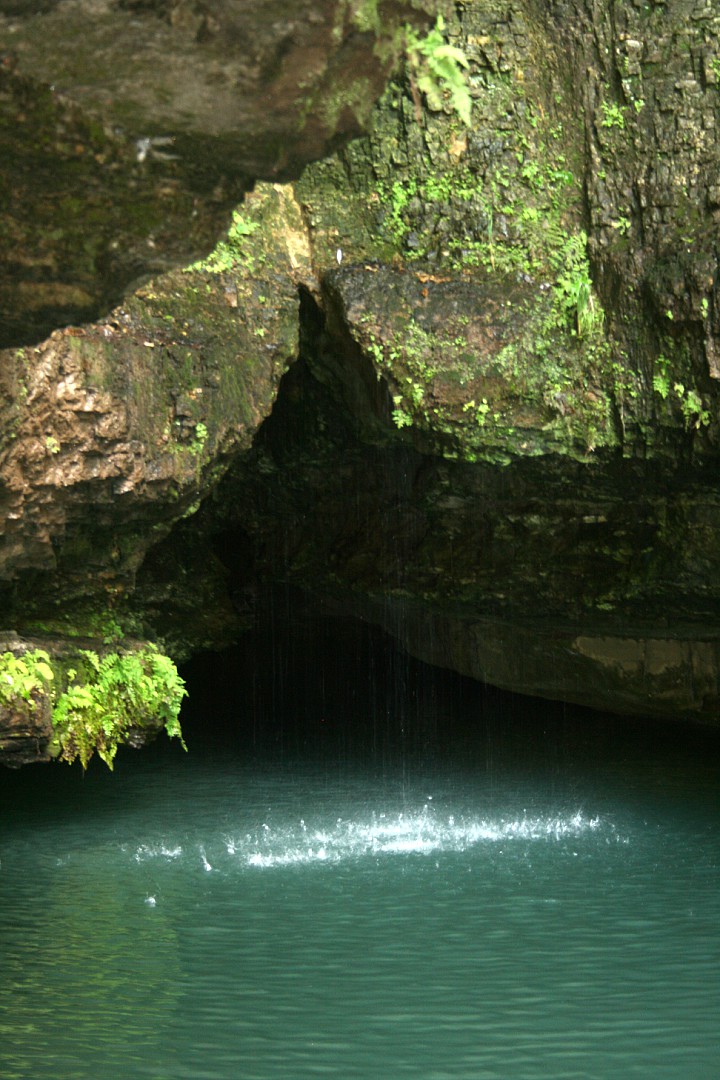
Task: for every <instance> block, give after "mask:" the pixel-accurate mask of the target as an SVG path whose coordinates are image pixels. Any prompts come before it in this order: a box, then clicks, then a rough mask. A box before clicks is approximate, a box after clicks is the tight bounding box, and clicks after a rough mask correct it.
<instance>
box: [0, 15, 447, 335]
mask: <svg viewBox="0 0 720 1080" xmlns="http://www.w3.org/2000/svg"><path fill="white" fill-rule="evenodd" d="M438 8H439V5H438V4H436V3H434V2H433V0H428V2H427V3H425V2H424V0H407V2H403V0H380V2H379V3H378V2H377V0H372V2H371V0H320V2H318V0H297V2H295V3H293V4H291V5H288V4H286V3H284V2H282V0H265V2H263V3H261V4H258V3H256V2H254V0H198V2H195V0H118V2H116V0H99V2H98V0H63V2H61V3H45V2H43V0H39V2H37V3H33V2H32V0H31V2H29V3H24V2H23V3H14V2H12V0H10V2H8V3H3V4H1V5H0V191H1V192H2V196H3V197H2V207H3V208H2V217H0V236H2V244H3V251H4V254H3V261H2V264H0V265H1V267H2V268H1V269H0V312H1V313H2V314H1V316H0V346H2V345H15V344H27V343H30V342H37V341H39V340H41V339H42V338H43V337H45V336H46V335H47V334H48V333H49V332H50V331H51V330H52V329H53V328H55V327H57V326H62V325H68V324H70V323H72V322H79V321H89V320H90V319H93V318H97V317H98V316H99V315H102V314H105V313H106V312H107V311H108V309H109V308H110V307H111V306H112V305H113V304H115V303H117V302H118V301H119V300H120V298H121V297H122V295H123V293H124V292H125V291H126V290H127V289H128V287H129V286H130V284H131V283H132V282H137V281H138V280H139V279H141V278H142V277H144V276H147V275H150V274H159V273H162V272H164V271H167V270H169V269H171V268H172V267H174V266H182V265H184V264H186V263H188V262H191V261H192V259H194V258H197V257H198V256H200V255H205V254H207V252H208V251H209V250H210V249H211V248H212V247H213V246H214V244H215V242H216V240H217V239H218V237H219V236H220V235H221V234H222V232H223V229H224V228H226V227H227V224H228V220H229V216H230V210H231V208H232V207H233V206H235V205H237V203H238V202H239V201H240V199H241V197H242V195H243V193H244V192H245V191H247V190H248V189H249V188H250V187H251V185H252V183H253V181H254V180H255V179H256V178H265V179H282V178H288V177H293V176H297V175H298V173H299V172H300V170H301V169H302V167H303V165H304V164H305V163H306V162H308V161H312V160H313V159H315V158H317V157H319V156H321V155H323V154H326V153H328V152H330V151H331V150H332V149H333V148H334V147H337V146H339V145H342V144H343V143H344V142H345V141H347V139H349V138H351V137H353V136H356V135H357V134H359V132H361V131H362V130H363V129H364V127H365V125H366V123H367V120H368V117H369V114H370V111H371V109H372V106H373V104H374V102H375V101H376V99H377V98H378V96H379V95H380V93H381V92H382V89H383V87H384V85H385V82H386V81H387V78H388V75H389V73H390V72H391V70H392V68H393V67H394V66H395V65H396V64H397V61H398V57H399V56H400V55H401V54H402V49H403V40H404V38H403V33H404V31H403V27H404V26H405V25H406V24H415V25H419V26H422V25H423V24H425V25H427V24H428V23H429V22H430V21H432V19H431V18H428V16H432V17H434V15H435V14H436V11H437V10H438Z"/></svg>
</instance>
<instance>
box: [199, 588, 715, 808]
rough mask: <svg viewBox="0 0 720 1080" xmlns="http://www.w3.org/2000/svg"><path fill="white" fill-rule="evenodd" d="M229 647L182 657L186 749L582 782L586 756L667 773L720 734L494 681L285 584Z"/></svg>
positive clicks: (708, 755) (618, 766)
mask: <svg viewBox="0 0 720 1080" xmlns="http://www.w3.org/2000/svg"><path fill="white" fill-rule="evenodd" d="M253 622H254V626H253V629H252V630H250V631H249V632H248V633H246V634H245V635H244V636H243V637H242V638H241V639H240V640H239V641H238V642H237V644H235V645H233V646H232V647H230V648H228V649H225V650H222V651H214V652H204V653H200V654H197V655H196V656H194V657H193V658H192V659H191V660H190V661H189V662H188V663H187V664H185V665H184V667H182V669H181V671H182V675H183V677H184V678H185V679H186V682H187V688H188V698H187V701H186V704H185V705H184V707H183V713H182V719H183V730H184V733H185V737H186V740H187V743H188V747H189V751H190V754H191V755H192V754H194V753H199V754H200V755H201V756H202V755H205V754H209V755H211V756H216V755H220V756H222V757H223V758H225V759H226V760H227V761H232V760H235V761H237V762H238V763H243V764H246V763H248V762H253V761H254V762H271V763H274V764H282V765H284V766H288V767H290V768H291V767H292V766H293V764H299V765H304V764H306V763H308V762H311V763H314V764H316V765H318V766H320V767H322V768H325V769H327V770H329V771H331V772H338V771H340V772H342V771H343V770H352V769H354V768H355V767H362V768H363V769H365V768H368V767H369V768H370V769H371V770H373V771H380V772H383V771H387V772H388V773H394V774H398V773H401V774H402V773H405V772H414V773H416V774H426V775H429V774H432V773H433V772H434V771H438V770H439V771H442V772H443V773H448V772H450V773H451V772H453V771H457V772H458V773H459V774H466V773H468V772H470V773H473V774H478V775H485V776H486V777H488V778H492V776H493V775H495V776H497V777H498V778H502V777H507V776H513V777H515V778H522V777H527V778H532V780H533V783H535V782H538V781H540V782H543V781H545V782H546V783H547V784H549V785H550V787H551V788H557V789H558V790H561V789H568V790H570V789H572V786H573V782H574V781H573V777H574V775H575V774H576V773H577V772H584V771H585V770H586V769H587V768H588V767H591V768H593V769H599V770H601V771H602V770H604V771H605V772H606V773H607V775H608V776H610V777H612V775H613V774H614V773H616V772H617V771H618V770H620V771H623V770H630V771H632V772H638V773H642V774H644V775H645V776H646V777H648V778H651V777H654V779H653V780H652V782H653V783H654V782H655V781H657V780H658V778H659V777H660V776H665V775H667V774H669V772H670V771H672V770H673V769H674V768H675V766H677V765H678V764H682V763H683V762H685V763H687V764H691V763H692V762H697V763H699V762H702V761H703V759H704V760H708V761H712V760H715V761H717V759H718V751H719V750H720V733H718V732H717V731H716V730H714V729H712V728H708V727H703V726H700V725H692V724H687V723H678V722H674V723H673V722H669V721H658V720H657V718H652V719H651V718H643V717H636V716H621V715H615V714H609V713H601V712H597V711H595V710H592V709H587V708H583V707H581V706H578V705H574V704H569V703H566V702H562V701H553V700H547V699H542V698H536V697H528V696H525V695H521V694H514V693H510V692H508V691H504V690H501V689H498V688H497V687H494V686H492V685H489V684H484V683H482V682H479V681H478V680H475V679H471V678H467V677H464V676H462V675H459V674H457V673H456V672H454V671H450V670H446V669H442V668H439V667H435V666H433V665H430V664H427V663H424V662H422V661H420V660H417V659H415V658H414V657H412V656H411V655H409V654H408V653H407V652H406V651H405V650H404V649H403V648H402V646H401V645H400V644H399V643H398V642H397V641H396V640H395V639H394V638H393V637H392V636H391V635H390V634H388V633H387V632H385V631H384V630H381V629H379V628H378V627H376V626H374V625H372V624H371V623H369V622H366V621H363V620H361V619H358V618H355V617H353V616H349V615H347V614H345V613H343V612H342V611H341V610H340V609H338V608H335V607H333V605H332V604H329V603H328V602H321V601H319V600H317V599H310V598H307V597H305V596H304V595H303V594H302V593H300V592H299V591H298V590H294V589H292V588H290V587H285V586H282V587H281V586H274V587H272V588H270V589H269V590H268V592H267V594H266V595H265V596H264V597H263V601H262V603H258V604H256V607H255V610H254V615H253Z"/></svg>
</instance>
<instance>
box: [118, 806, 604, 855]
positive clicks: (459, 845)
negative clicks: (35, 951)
mask: <svg viewBox="0 0 720 1080" xmlns="http://www.w3.org/2000/svg"><path fill="white" fill-rule="evenodd" d="M588 834H596V835H597V836H598V837H599V838H600V839H604V841H605V842H606V843H614V842H620V841H621V839H622V838H621V837H620V836H619V835H618V833H617V830H616V829H615V826H614V825H613V824H612V823H611V822H609V821H607V820H604V819H602V818H600V817H599V816H596V817H591V816H588V815H586V814H584V813H583V812H582V811H576V812H574V813H572V814H557V815H543V814H535V815H533V814H529V813H527V812H525V811H523V813H522V814H521V815H519V816H517V817H511V816H508V817H498V818H480V817H472V816H465V815H453V814H449V815H447V816H443V815H441V814H439V813H437V812H436V811H435V809H434V808H433V807H431V806H430V804H429V803H427V804H426V805H425V806H424V807H423V808H422V809H421V810H420V811H418V812H414V813H413V812H410V813H407V812H405V813H374V814H371V815H370V816H369V817H367V818H352V819H345V818H342V817H338V818H336V819H335V821H334V822H332V823H330V824H327V823H323V824H315V825H313V824H309V823H308V822H306V821H305V819H304V818H300V819H299V820H297V821H296V822H293V823H291V824H288V823H287V822H286V821H284V822H282V823H280V824H270V823H268V822H264V823H262V824H261V825H259V826H258V827H256V828H255V829H253V830H252V831H249V832H242V833H240V832H226V833H224V834H222V835H221V836H220V837H217V838H216V839H214V840H213V839H210V840H208V838H207V837H203V838H199V837H198V838H192V837H186V838H185V840H184V842H183V844H172V843H168V842H156V843H143V844H140V845H139V846H138V847H137V849H136V850H135V852H134V854H133V858H134V860H135V861H136V862H138V863H145V862H147V861H148V860H158V861H160V862H165V863H172V862H175V861H177V860H180V861H181V862H184V861H185V859H184V858H183V856H186V857H187V859H189V860H190V861H191V862H193V863H195V865H199V866H200V867H201V868H202V869H204V870H206V871H211V870H218V871H223V870H226V869H229V868H231V867H232V868H235V869H238V868H242V867H250V868H260V869H266V868H269V867H282V866H302V865H309V864H319V863H328V864H333V863H340V862H345V861H347V860H351V859H354V860H358V859H362V858H368V857H373V858H376V859H382V858H389V857H392V856H403V855H405V856H408V855H418V856H422V855H430V854H434V855H438V854H441V853H448V852H464V851H468V850H469V849H471V848H477V847H478V846H480V845H483V844H485V845H497V844H519V843H521V842H522V843H524V844H534V843H560V842H562V841H572V840H575V839H577V838H580V837H583V836H586V835H588Z"/></svg>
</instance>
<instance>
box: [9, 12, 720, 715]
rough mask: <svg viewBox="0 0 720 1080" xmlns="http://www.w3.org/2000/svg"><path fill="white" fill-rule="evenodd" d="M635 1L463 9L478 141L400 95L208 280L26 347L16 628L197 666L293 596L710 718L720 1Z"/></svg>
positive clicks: (281, 199) (12, 429)
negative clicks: (108, 618) (158, 648)
mask: <svg viewBox="0 0 720 1080" xmlns="http://www.w3.org/2000/svg"><path fill="white" fill-rule="evenodd" d="M621 7H622V10H620V9H619V8H618V5H613V4H610V3H597V2H595V3H590V2H589V0H588V2H584V0H568V2H554V0H547V2H543V3H540V2H536V0H506V2H503V3H497V2H491V0H466V2H463V3H461V4H458V5H457V10H456V13H455V15H454V16H453V18H452V19H448V23H447V33H448V35H449V37H450V40H451V41H452V42H453V43H454V44H455V46H456V47H459V48H462V50H463V51H464V52H465V54H466V56H467V58H468V62H469V69H468V70H469V87H470V92H471V96H472V102H473V105H472V110H473V111H472V122H471V125H470V126H469V127H468V126H466V125H465V124H463V122H462V121H461V119H460V118H459V117H458V116H457V115H456V114H455V113H454V112H453V110H452V108H451V106H450V102H449V100H448V101H447V102H446V103H445V105H442V103H441V105H442V107H438V105H437V103H436V104H435V107H434V108H430V107H429V106H428V102H427V101H423V100H421V94H420V92H419V90H418V87H417V85H415V84H414V82H413V80H412V79H408V78H399V79H398V80H397V81H395V82H393V83H391V85H390V86H389V88H388V91H387V93H386V94H385V96H384V98H383V99H382V101H381V102H380V104H379V105H378V106H377V108H376V110H375V113H374V115H373V118H372V129H371V133H370V134H369V135H368V136H367V137H365V138H362V139H359V140H356V141H355V142H353V143H351V144H350V145H348V146H347V147H346V148H345V149H343V150H341V151H340V152H338V153H337V154H336V155H335V156H333V157H330V158H328V159H326V160H324V161H322V162H319V163H317V164H314V165H311V166H309V167H308V168H306V169H305V171H304V173H303V175H302V177H301V178H300V179H299V180H297V182H296V183H295V184H294V185H292V186H291V185H285V186H283V185H276V186H273V185H270V184H268V185H259V186H258V187H257V189H256V191H255V192H254V194H253V195H252V196H250V197H248V199H246V201H245V204H244V205H243V207H242V209H241V211H240V212H239V214H238V215H237V216H236V218H235V223H234V226H233V231H232V235H231V238H230V240H229V241H228V242H226V243H225V245H224V246H221V248H220V249H218V250H217V251H216V253H215V255H214V256H213V257H212V258H211V260H210V261H209V262H206V263H205V264H204V265H201V266H198V267H196V268H195V269H194V270H193V271H192V272H191V273H183V272H175V273H173V274H170V275H167V276H165V277H160V278H157V279H155V280H153V282H152V283H151V284H146V285H145V286H143V288H141V289H140V290H139V292H137V293H136V294H135V295H134V296H131V297H129V298H128V299H127V300H126V301H124V302H123V304H122V306H121V307H119V308H117V309H115V310H114V311H113V312H111V313H110V314H109V315H108V316H107V317H106V318H105V319H104V320H103V321H102V322H100V323H95V324H93V325H85V326H82V327H77V328H74V327H73V328H67V329H65V330H62V331H57V332H56V333H55V334H54V335H52V336H51V337H50V338H49V339H48V340H47V341H45V342H43V343H40V344H38V345H36V346H34V347H28V348H24V349H20V350H14V351H8V352H6V353H5V362H4V365H3V380H4V383H3V395H4V396H3V399H2V401H3V403H4V404H3V405H2V408H3V410H4V411H3V442H2V447H3V449H2V457H1V458H0V470H1V471H2V477H3V485H4V486H3V488H2V495H1V497H2V505H3V507H4V513H3V521H4V534H3V544H4V546H3V548H2V560H3V562H2V565H3V567H4V569H3V574H4V578H5V580H6V582H7V584H6V586H5V590H4V610H5V611H6V612H7V618H8V620H10V621H9V623H8V626H11V627H12V629H13V630H17V631H18V633H21V634H24V635H35V636H37V635H38V634H40V635H41V634H43V633H46V634H50V633H53V634H56V633H58V632H60V633H65V634H73V633H83V634H87V633H92V632H93V631H92V626H93V624H94V621H95V624H97V620H98V619H100V620H102V618H103V617H105V616H104V615H103V613H105V615H107V613H108V612H111V613H112V617H113V619H115V620H117V622H118V623H119V624H120V625H122V626H124V627H126V628H127V629H128V630H131V631H132V632H133V633H136V634H139V635H140V636H141V637H149V638H152V639H155V638H157V637H158V636H159V637H161V638H163V639H164V640H165V641H166V643H167V644H168V646H169V647H170V650H171V651H172V652H173V653H174V654H175V655H177V656H183V655H188V654H189V653H190V652H191V651H193V650H194V649H197V648H199V647H220V646H221V645H223V644H224V643H227V642H228V641H230V640H233V639H236V638H237V637H238V636H239V635H241V634H242V632H243V628H244V627H246V626H247V625H249V624H251V623H252V620H253V612H254V610H255V608H256V606H257V604H259V603H262V602H263V596H264V595H265V590H266V589H267V588H268V587H272V585H273V583H279V582H282V583H290V584H292V585H294V586H297V587H298V588H300V589H301V590H303V592H305V593H306V594H307V595H309V596H317V597H321V598H322V599H323V602H324V603H326V604H328V603H330V604H331V605H333V606H334V607H335V608H336V609H338V610H343V611H345V612H350V613H353V614H355V615H357V616H358V617H361V618H365V619H369V620H372V621H374V622H376V623H378V624H379V625H382V626H383V627H385V628H386V629H387V630H389V631H390V632H391V633H393V634H394V635H396V636H397V638H398V639H399V640H400V641H401V642H402V643H403V644H404V645H405V647H406V648H407V649H409V650H410V651H411V652H413V653H414V654H415V655H417V656H419V657H421V658H423V659H426V660H430V661H432V662H435V663H440V664H444V665H447V666H449V667H453V668H455V669H456V670H458V671H461V672H463V673H466V674H470V675H473V676H475V677H478V678H482V679H486V680H488V681H491V682H494V683H496V684H497V685H500V686H503V687H508V688H511V689H515V690H520V691H523V692H526V693H537V694H543V695H546V696H549V697H556V698H560V699H566V700H571V701H579V702H582V703H584V704H589V705H593V706H595V707H598V708H606V709H611V710H616V711H626V712H627V711H629V712H636V713H646V714H653V715H664V716H672V717H677V718H684V719H691V720H693V719H694V720H701V721H703V722H710V723H717V718H718V697H719V688H718V671H719V663H720V657H719V655H718V631H719V629H720V620H719V619H718V614H719V612H720V603H719V601H720V595H719V592H718V584H717V583H718V581H720V573H719V571H720V546H719V545H718V535H719V532H718V530H719V528H720V495H719V494H718V489H717V464H718V433H719V431H720V428H719V426H718V409H717V402H718V371H720V367H718V361H717V358H716V350H717V346H718V327H719V326H720V307H718V291H717V276H718V267H717V249H718V222H717V213H718V199H717V191H716V186H717V185H716V175H717V167H718V160H719V158H720V153H719V149H718V142H717V119H718V78H719V77H720V53H718V52H717V40H718V30H720V12H717V11H716V10H715V8H714V7H713V6H712V5H710V4H707V3H704V4H703V3H697V2H694V0H692V2H690V0H666V2H664V3H659V2H653V3H641V2H637V3H631V4H630V3H629V4H626V5H622V6H621ZM299 145H302V140H300V143H299ZM314 153H315V151H313V154H314ZM308 156H312V155H311V154H308ZM96 632H97V631H96Z"/></svg>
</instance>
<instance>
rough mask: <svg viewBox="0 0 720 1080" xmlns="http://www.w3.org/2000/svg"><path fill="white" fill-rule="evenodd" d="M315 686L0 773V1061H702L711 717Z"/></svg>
mask: <svg viewBox="0 0 720 1080" xmlns="http://www.w3.org/2000/svg"><path fill="white" fill-rule="evenodd" d="M374 700H375V701H376V699H374ZM395 704H397V702H396V703H395ZM366 705H367V702H366ZM327 706H328V702H325V703H324V707H323V708H322V709H320V708H319V707H318V717H317V724H316V725H315V726H313V725H310V727H308V726H307V724H306V723H305V726H304V727H303V731H304V732H305V735H304V736H303V737H302V738H301V737H299V736H298V730H299V729H298V727H297V724H296V723H295V722H293V724H292V725H290V727H289V728H286V729H285V731H284V734H283V737H282V738H279V736H278V730H277V729H276V730H275V734H274V736H273V737H272V738H268V739H267V740H266V741H263V739H260V740H258V739H255V740H252V739H248V738H247V737H245V736H244V737H243V740H238V742H237V743H236V744H234V745H232V746H228V739H227V737H226V738H225V739H224V740H223V738H222V737H221V736H220V735H219V734H218V732H217V731H214V732H213V731H210V732H206V734H205V735H203V734H202V733H196V734H195V736H194V737H193V734H192V731H191V732H190V736H189V741H190V745H191V752H190V753H189V754H187V755H185V754H183V753H182V751H180V750H179V749H178V748H175V747H172V746H169V745H167V744H165V745H160V746H158V747H157V748H154V749H152V750H150V751H146V752H143V753H142V754H132V753H127V754H125V755H124V756H122V755H121V757H120V758H119V760H118V764H117V767H116V772H115V774H114V775H111V774H110V773H108V772H107V770H106V769H105V768H104V766H99V767H94V766H93V767H91V768H90V769H89V771H88V773H87V774H86V775H85V776H83V775H82V773H81V771H80V770H77V771H76V770H74V769H59V768H57V769H56V768H45V767H40V768H36V769H33V770H30V771H29V772H28V771H27V770H26V771H25V772H24V773H22V774H20V775H15V774H10V773H8V774H4V775H3V776H2V777H1V778H0V786H1V794H0V811H1V816H0V957H1V961H0V963H1V967H0V1076H2V1077H3V1080H119V1078H123V1080H141V1078H149V1080H186V1078H187V1080H275V1078H278V1080H279V1078H281V1077H282V1078H283V1080H306V1078H311V1077H333V1078H343V1080H344V1078H356V1080H378V1078H380V1080H395V1078H401V1077H412V1078H414V1080H451V1078H464V1080H481V1078H498V1080H512V1078H527V1080H531V1078H535V1077H548V1078H554V1080H562V1078H566V1077H567V1078H570V1077H577V1078H579V1077H608V1078H609V1077H613V1078H617V1077H635V1076H636V1077H647V1078H651V1077H652V1078H678V1080H680V1078H683V1080H688V1078H692V1080H702V1078H707V1080H711V1078H716V1077H718V1076H720V1049H719V1045H718V1031H720V976H719V966H718V962H719V960H720V830H719V828H718V826H719V822H720V815H719V813H718V811H719V803H718V785H717V780H718V774H717V758H716V751H717V741H716V740H713V739H712V738H709V737H705V736H704V735H702V734H698V735H696V736H694V737H692V738H690V739H689V740H688V741H687V742H686V743H681V742H678V741H676V740H675V739H673V737H672V734H671V735H670V736H668V735H667V733H665V734H662V730H661V733H660V735H658V734H657V730H658V729H652V730H651V729H648V728H646V727H642V726H641V727H639V728H638V727H637V726H635V727H633V726H632V725H628V724H627V722H624V721H623V722H620V721H613V720H610V719H609V718H593V717H592V716H591V714H583V715H582V716H580V717H578V718H576V719H568V718H567V716H566V715H564V714H563V715H562V716H561V714H560V713H557V712H556V713H553V714H552V715H551V714H550V713H548V712H547V709H548V707H547V706H538V705H535V704H533V703H532V702H526V703H523V702H521V701H520V699H514V703H513V705H512V715H503V709H504V708H506V706H504V705H503V702H502V700H499V699H498V700H496V701H495V702H494V704H493V705H492V722H491V723H490V722H488V720H487V716H486V717H485V718H484V719H483V718H482V717H480V719H478V717H477V716H473V717H471V720H472V723H471V724H470V726H469V728H468V726H467V724H463V725H460V727H457V724H456V722H457V720H458V717H457V715H456V716H454V718H453V717H449V718H448V730H451V731H455V733H456V734H455V736H454V737H453V738H446V739H444V740H443V739H439V740H438V739H435V741H433V739H432V738H430V737H429V736H428V731H429V730H430V729H432V731H435V730H436V729H437V728H438V726H439V729H440V730H441V731H445V728H443V724H442V715H441V714H442V707H443V702H442V695H440V697H438V695H436V696H435V700H434V706H433V716H432V718H431V720H429V719H428V718H427V717H426V718H425V721H423V722H420V719H421V718H420V719H419V717H420V714H421V713H422V706H421V705H420V706H416V707H415V713H414V714H413V715H414V721H413V723H412V724H410V723H409V721H408V717H409V715H410V714H409V713H407V714H406V717H405V721H407V722H408V726H407V727H405V728H403V730H401V731H399V732H398V730H397V729H396V728H395V727H392V730H390V728H382V725H380V727H381V728H382V730H378V725H377V723H375V733H374V735H373V736H372V738H371V739H369V741H368V737H367V732H368V730H370V729H371V728H372V725H367V724H366V725H365V726H364V727H363V728H362V731H363V732H365V735H358V734H357V730H356V728H355V727H353V728H352V730H351V729H350V728H347V729H344V728H343V726H342V723H341V717H340V712H339V711H338V710H335V712H333V710H332V709H330V710H329V711H328V708H327ZM446 706H447V708H448V710H450V711H452V709H453V708H454V709H455V710H456V712H457V710H458V709H460V711H463V710H464V712H465V714H467V711H468V709H469V708H470V705H469V704H468V702H467V701H466V702H463V703H461V705H460V706H458V705H457V702H456V703H455V705H452V704H449V703H447V702H446ZM369 707H371V706H370V705H368V708H369ZM372 707H374V706H372ZM478 707H479V706H478V703H477V702H475V703H474V704H473V705H472V708H473V709H475V710H476V709H477V708H478ZM486 707H487V706H486ZM303 708H304V709H305V711H306V712H307V710H308V709H309V708H310V705H309V704H308V702H304V703H303ZM354 708H355V709H356V711H359V712H361V711H362V708H361V703H359V702H357V701H356V702H355V706H354ZM507 708H509V706H507ZM348 709H349V706H348ZM438 710H440V711H438ZM542 710H545V712H543V711H542ZM320 713H322V716H321V715H320ZM558 717H559V718H558ZM355 719H357V717H356V718H355ZM467 719H468V717H467V715H465V716H464V720H467ZM375 721H377V716H376V717H375ZM405 721H403V723H404V724H405ZM451 721H452V722H451ZM353 723H355V720H354V721H353ZM454 723H455V724H456V727H455V728H453V724H454ZM326 724H330V725H331V727H332V728H333V731H334V734H333V733H332V732H331V734H330V737H329V741H328V740H326V739H325V736H326V734H327V732H326V730H325V725H326ZM308 731H310V735H308V734H307V732H308ZM290 736H292V737H290Z"/></svg>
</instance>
